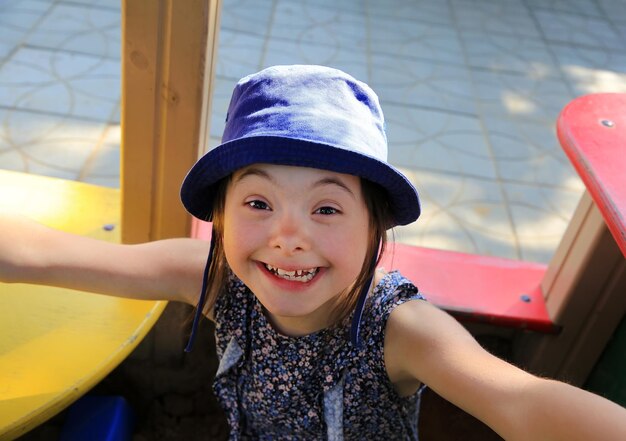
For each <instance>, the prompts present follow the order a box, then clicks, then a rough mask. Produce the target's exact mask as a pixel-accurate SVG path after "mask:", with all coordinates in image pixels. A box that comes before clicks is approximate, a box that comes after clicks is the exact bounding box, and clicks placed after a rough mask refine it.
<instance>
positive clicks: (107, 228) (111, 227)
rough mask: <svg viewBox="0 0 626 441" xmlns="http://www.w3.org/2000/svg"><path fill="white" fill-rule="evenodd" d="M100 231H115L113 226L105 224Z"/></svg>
mask: <svg viewBox="0 0 626 441" xmlns="http://www.w3.org/2000/svg"><path fill="white" fill-rule="evenodd" d="M102 229H103V230H104V231H113V230H114V229H115V225H113V224H106V225H103V226H102Z"/></svg>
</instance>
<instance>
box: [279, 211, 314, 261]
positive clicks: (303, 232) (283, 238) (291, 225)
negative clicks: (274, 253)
mask: <svg viewBox="0 0 626 441" xmlns="http://www.w3.org/2000/svg"><path fill="white" fill-rule="evenodd" d="M311 239H312V238H311V234H310V229H309V228H308V224H307V222H306V219H303V216H299V215H298V214H296V213H294V212H293V210H285V211H284V212H283V213H281V214H280V215H279V216H276V220H275V223H274V224H273V225H272V231H271V234H270V243H269V245H270V247H271V248H274V249H277V250H280V251H282V252H283V253H285V254H288V255H290V254H295V253H298V252H302V251H307V250H309V249H310V247H311Z"/></svg>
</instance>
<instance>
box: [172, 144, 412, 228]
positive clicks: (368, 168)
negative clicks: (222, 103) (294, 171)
mask: <svg viewBox="0 0 626 441" xmlns="http://www.w3.org/2000/svg"><path fill="white" fill-rule="evenodd" d="M260 163H263V164H278V165H293V166H298V167H311V168H318V169H322V170H329V171H333V172H337V173H345V174H350V175H355V176H360V177H362V178H364V179H367V180H369V181H371V182H374V183H376V184H379V185H380V186H381V187H383V188H384V189H385V190H386V191H387V193H388V196H389V201H390V205H391V209H392V212H393V218H394V221H395V225H407V224H409V223H411V222H413V221H415V220H416V219H417V218H418V217H419V215H420V202H419V197H418V193H417V190H416V189H415V187H414V186H413V184H411V182H410V181H409V180H408V179H407V178H406V177H405V176H404V175H403V174H402V173H400V172H399V171H398V170H396V169H395V168H394V167H393V166H391V165H389V164H387V163H386V162H383V161H380V160H378V159H376V158H373V157H371V156H367V155H364V154H361V153H357V152H354V151H349V150H345V149H342V148H340V147H337V146H333V145H329V144H324V143H319V142H313V141H308V140H302V139H294V138H287V137H279V136H251V137H246V138H239V139H235V140H233V141H229V142H226V143H224V144H221V145H220V146H218V147H216V148H214V149H213V150H211V151H209V152H208V153H206V154H205V155H204V156H203V157H202V158H201V159H200V160H199V161H198V162H197V163H196V164H195V165H194V166H193V167H192V168H191V170H190V171H189V173H188V174H187V176H186V177H185V180H184V181H183V184H182V187H181V192H180V196H181V200H182V202H183V205H184V206H185V208H186V209H187V211H188V212H189V213H190V214H192V215H193V216H195V217H197V218H199V219H203V220H209V219H210V218H211V212H212V209H213V197H214V193H215V189H214V186H215V184H216V183H217V182H218V181H219V180H221V179H222V178H225V177H226V176H228V175H230V174H231V173H233V172H234V171H236V170H238V169H240V168H243V167H246V166H248V165H252V164H260Z"/></svg>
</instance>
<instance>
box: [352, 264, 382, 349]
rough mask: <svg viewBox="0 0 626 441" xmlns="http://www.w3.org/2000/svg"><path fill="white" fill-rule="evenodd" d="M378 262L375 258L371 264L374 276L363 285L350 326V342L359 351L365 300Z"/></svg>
mask: <svg viewBox="0 0 626 441" xmlns="http://www.w3.org/2000/svg"><path fill="white" fill-rule="evenodd" d="M377 260H378V258H377V256H374V259H372V262H371V263H370V267H369V270H370V272H371V273H372V275H371V276H370V278H369V279H367V282H366V283H365V285H363V288H362V289H361V292H360V293H359V298H358V299H357V303H356V308H355V309H354V315H353V316H352V324H351V325H350V341H351V342H352V345H353V346H354V347H355V348H357V349H359V348H360V346H361V338H360V336H359V331H360V330H361V318H362V316H363V307H364V306H365V300H366V299H367V294H368V293H369V291H370V289H371V287H372V282H373V280H374V275H375V272H374V270H375V268H376V262H377Z"/></svg>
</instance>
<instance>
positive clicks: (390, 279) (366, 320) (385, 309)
mask: <svg viewBox="0 0 626 441" xmlns="http://www.w3.org/2000/svg"><path fill="white" fill-rule="evenodd" d="M379 274H381V276H378V277H377V278H378V283H376V286H375V287H374V289H373V290H372V292H371V294H370V296H369V298H368V300H367V302H366V304H365V308H364V310H363V326H362V328H363V330H364V337H365V338H367V339H369V340H370V342H372V340H378V341H379V343H382V342H383V341H384V335H385V328H386V324H387V321H388V319H389V316H390V314H391V313H392V312H393V310H394V309H395V308H396V307H398V306H400V305H402V304H404V303H406V302H409V301H412V300H425V298H424V296H423V295H422V294H421V293H420V292H419V290H418V288H417V287H416V286H415V284H414V283H413V282H412V281H411V280H409V279H407V278H406V277H404V276H403V275H402V274H401V273H400V272H399V271H391V272H388V273H386V272H380V273H379ZM375 280H376V279H375Z"/></svg>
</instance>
